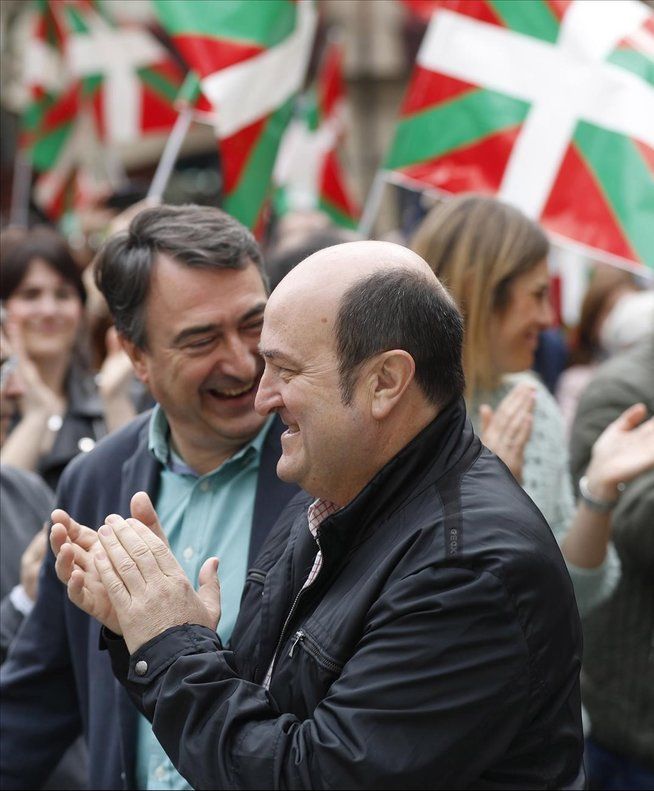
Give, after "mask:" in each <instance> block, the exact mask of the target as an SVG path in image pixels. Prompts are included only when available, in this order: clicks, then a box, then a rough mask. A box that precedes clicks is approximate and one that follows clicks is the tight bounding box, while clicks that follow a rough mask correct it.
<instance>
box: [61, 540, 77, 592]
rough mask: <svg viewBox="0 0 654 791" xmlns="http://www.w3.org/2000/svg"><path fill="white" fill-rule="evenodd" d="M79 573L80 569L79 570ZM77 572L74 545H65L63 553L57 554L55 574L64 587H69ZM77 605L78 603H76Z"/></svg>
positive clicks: (62, 549)
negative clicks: (74, 573)
mask: <svg viewBox="0 0 654 791" xmlns="http://www.w3.org/2000/svg"><path fill="white" fill-rule="evenodd" d="M77 570H78V571H79V569H77ZM73 571H75V552H74V550H73V545H72V544H64V545H63V546H62V548H61V551H60V552H59V553H58V554H57V559H56V560H55V572H56V574H57V579H59V580H61V582H63V583H64V585H67V584H68V583H69V582H70V580H71V579H72V576H73ZM74 603H75V604H77V602H74Z"/></svg>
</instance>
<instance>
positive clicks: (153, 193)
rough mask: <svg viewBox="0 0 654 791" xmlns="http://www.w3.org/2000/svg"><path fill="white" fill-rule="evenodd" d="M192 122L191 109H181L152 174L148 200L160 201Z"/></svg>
mask: <svg viewBox="0 0 654 791" xmlns="http://www.w3.org/2000/svg"><path fill="white" fill-rule="evenodd" d="M192 121H193V110H192V108H191V107H190V106H185V107H183V108H182V109H181V110H180V113H179V115H178V116H177V120H176V121H175V126H173V129H172V131H171V133H170V135H169V136H168V140H166V145H165V147H164V150H163V154H162V155H161V159H160V160H159V164H158V166H157V170H156V172H155V174H154V178H153V179H152V184H150V189H149V190H148V196H147V197H148V199H150V198H152V199H155V200H161V199H162V197H163V193H164V190H165V189H166V185H167V184H168V179H169V178H170V174H171V173H172V172H173V168H174V167H175V162H176V161H177V157H178V155H179V150H180V148H181V147H182V143H183V142H184V140H185V138H186V135H187V134H188V130H189V128H190V126H191V122H192Z"/></svg>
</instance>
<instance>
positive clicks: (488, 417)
mask: <svg viewBox="0 0 654 791" xmlns="http://www.w3.org/2000/svg"><path fill="white" fill-rule="evenodd" d="M412 246H413V249H414V250H415V251H416V252H417V253H418V254H419V255H421V256H422V257H423V258H425V259H426V260H427V262H428V263H429V264H430V266H431V267H432V269H433V270H434V272H435V273H436V275H437V276H438V277H439V278H440V279H441V280H442V281H443V282H444V284H445V285H446V286H447V287H448V288H449V290H450V292H451V294H452V295H453V297H454V299H455V300H456V301H457V303H458V305H459V307H460V308H461V310H462V312H463V314H464V319H465V341H464V368H465V374H466V382H467V390H466V400H467V403H468V408H469V413H470V417H471V419H472V421H473V423H474V424H475V426H476V428H477V430H478V431H479V433H480V435H481V438H482V441H483V442H484V443H485V444H486V445H487V446H488V447H489V448H490V449H491V450H493V451H494V452H495V453H496V454H497V455H498V456H499V457H500V458H501V459H502V460H503V461H504V462H505V464H506V465H507V466H508V467H509V469H510V470H511V472H512V473H513V474H514V476H515V477H516V479H517V480H518V481H519V482H520V483H521V484H522V486H523V488H524V489H525V491H526V492H527V493H528V494H529V495H530V497H531V498H532V499H533V500H534V502H535V503H536V505H537V506H538V507H539V508H540V510H541V511H542V513H543V515H544V516H545V518H546V519H547V521H548V523H549V525H550V527H551V529H552V531H553V532H554V534H555V535H556V536H557V538H558V540H559V542H560V545H561V549H562V552H563V555H564V557H565V559H566V561H567V564H568V569H569V571H570V574H571V577H572V580H573V583H574V585H575V593H576V596H577V603H578V606H579V609H580V611H581V612H582V613H584V612H587V611H589V610H590V609H592V607H593V606H595V605H597V604H598V603H599V602H600V601H602V600H604V599H606V598H607V597H608V596H609V595H610V594H611V592H612V591H613V590H614V588H615V586H616V584H617V581H618V579H619V576H620V561H619V559H618V556H617V554H616V551H615V548H614V547H613V544H612V543H611V540H610V538H611V520H610V513H609V512H598V511H596V510H593V509H592V507H591V505H589V501H590V502H591V503H592V501H593V500H602V501H607V502H609V501H610V502H614V501H617V499H618V497H619V494H620V491H619V487H620V486H621V484H622V483H624V482H625V481H627V480H629V479H630V478H632V477H634V476H635V475H637V474H638V473H639V472H641V471H642V470H643V469H645V468H646V467H648V466H652V465H653V464H654V443H652V444H651V445H650V446H649V447H648V446H647V444H646V443H644V441H643V432H647V431H649V430H650V429H651V421H648V423H647V424H643V425H641V426H639V425H638V424H640V423H641V421H642V420H643V418H644V416H645V413H646V409H645V407H644V405H642V404H640V405H635V406H633V407H632V408H631V409H629V410H627V411H626V412H624V413H623V414H622V415H621V416H620V417H619V418H618V419H617V420H616V421H615V422H614V423H612V424H611V425H610V426H609V427H608V428H607V429H606V431H605V432H604V434H603V435H602V437H601V438H600V440H601V441H600V440H598V441H597V442H596V443H595V446H594V448H593V453H592V457H591V462H590V464H589V466H588V469H587V472H586V479H585V485H584V486H583V487H582V495H583V498H582V500H581V502H580V504H579V507H578V508H576V507H575V501H574V494H573V489H572V483H571V479H570V472H569V465H568V455H567V453H566V442H565V434H564V429H563V422H562V418H561V414H560V412H559V410H558V408H557V405H556V402H555V401H554V399H553V398H552V396H551V395H550V394H549V392H548V391H547V390H546V388H545V387H544V386H543V385H542V384H541V383H540V382H539V381H538V380H537V379H536V378H535V377H534V376H532V375H531V374H528V373H524V372H526V371H527V369H529V368H530V367H531V364H532V362H533V357H534V352H535V350H536V346H537V343H538V336H539V333H540V331H541V330H543V329H545V328H546V327H547V326H548V325H549V324H550V323H551V321H552V319H553V313H552V309H551V306H550V302H549V275H548V269H547V254H548V250H549V244H548V241H547V238H546V237H545V234H544V233H543V232H542V230H541V229H540V228H539V227H538V225H536V224H535V223H533V222H532V221H531V220H529V219H527V217H525V216H524V215H523V214H522V213H521V212H520V211H518V210H517V209H515V208H512V207H511V206H508V205H506V204H504V203H501V202H500V201H498V200H495V199H492V198H486V197H481V196H476V195H464V196H460V197H457V198H454V199H452V200H449V201H447V202H446V203H443V204H440V205H438V206H436V207H435V208H434V209H433V210H432V211H431V213H430V214H429V215H428V216H427V217H426V218H425V220H424V221H423V223H422V225H421V226H420V227H419V229H418V231H417V233H416V235H415V238H414V240H413V244H412Z"/></svg>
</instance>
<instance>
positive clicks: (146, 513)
mask: <svg viewBox="0 0 654 791" xmlns="http://www.w3.org/2000/svg"><path fill="white" fill-rule="evenodd" d="M130 511H131V515H132V516H133V517H134V518H135V519H138V520H139V521H140V522H142V523H143V524H145V525H147V526H148V527H149V528H150V530H151V531H152V532H153V533H154V534H155V535H156V536H157V537H158V538H160V539H161V540H162V541H163V542H164V543H166V544H167V543H168V540H167V539H166V536H165V534H164V532H163V530H162V529H161V525H160V523H159V518H158V517H157V512H156V511H155V510H154V507H153V505H152V502H151V500H150V498H149V497H148V495H147V494H146V493H145V492H137V493H136V494H135V495H134V496H133V497H132V500H131V503H130ZM113 518H114V515H110V516H108V517H107V519H106V520H105V521H106V522H107V523H109V524H111V522H112V519H113ZM116 518H119V519H120V517H116ZM50 546H51V547H52V551H53V552H54V554H55V557H56V561H55V570H56V573H57V577H58V578H59V579H60V580H61V582H63V583H64V585H66V587H67V589H68V598H69V599H70V600H71V601H72V602H73V604H75V605H76V606H77V607H79V608H80V609H81V610H83V611H84V612H85V613H87V614H88V615H90V616H91V617H93V618H96V619H97V620H98V621H100V623H101V624H103V625H104V626H106V627H107V628H108V629H110V630H111V631H112V632H114V633H115V634H121V629H120V625H119V623H118V618H117V617H116V613H115V611H114V608H113V606H112V604H111V602H110V601H109V597H108V596H107V592H106V590H105V587H104V585H103V584H102V581H101V579H100V575H99V574H98V571H97V569H96V565H95V560H94V558H95V555H96V554H97V553H99V552H102V551H103V550H102V546H101V544H100V542H99V540H98V536H97V533H96V532H95V530H91V528H90V527H86V526H85V525H81V524H80V523H79V522H77V521H75V519H73V518H72V517H71V516H70V514H68V513H67V512H66V511H64V510H62V509H61V508H57V509H56V510H54V511H53V512H52V528H51V529H50Z"/></svg>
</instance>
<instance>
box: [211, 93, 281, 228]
mask: <svg viewBox="0 0 654 791" xmlns="http://www.w3.org/2000/svg"><path fill="white" fill-rule="evenodd" d="M292 113H293V99H289V100H288V101H287V102H286V103H285V104H283V105H282V106H281V107H280V108H279V109H277V110H275V112H274V113H272V115H271V116H270V117H269V118H268V121H267V122H266V125H265V127H264V130H263V132H262V133H261V136H260V138H259V140H258V142H257V144H256V146H255V147H254V149H253V151H252V152H251V153H250V157H249V159H248V162H247V165H246V166H245V167H244V168H243V171H242V172H241V177H240V179H239V182H238V186H237V187H236V188H235V189H234V190H232V192H231V193H230V194H229V195H226V196H225V198H224V200H223V209H224V210H225V211H226V212H228V213H229V214H231V215H232V216H233V217H236V219H237V220H240V221H241V222H242V223H243V224H244V225H246V226H247V227H248V228H254V225H255V223H256V221H257V219H258V217H259V213H260V212H261V207H262V206H263V203H264V201H265V200H266V198H267V196H268V194H269V191H270V177H271V174H272V170H273V166H274V164H275V157H276V156H277V149H278V148H279V141H280V139H281V137H282V134H283V132H284V129H285V128H286V125H287V124H288V121H289V119H290V117H291V115H292Z"/></svg>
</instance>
